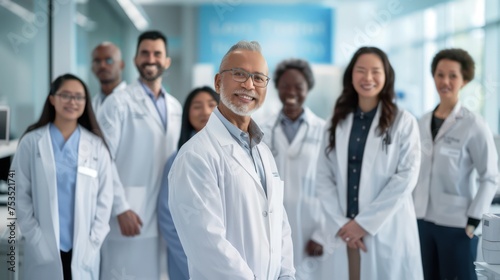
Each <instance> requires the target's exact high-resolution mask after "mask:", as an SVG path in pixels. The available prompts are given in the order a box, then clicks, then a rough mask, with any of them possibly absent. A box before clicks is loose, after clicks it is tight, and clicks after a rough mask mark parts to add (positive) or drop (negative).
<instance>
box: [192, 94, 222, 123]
mask: <svg viewBox="0 0 500 280" xmlns="http://www.w3.org/2000/svg"><path fill="white" fill-rule="evenodd" d="M215 107H217V101H216V100H215V99H214V98H213V97H212V95H210V93H208V92H206V91H201V92H199V93H198V94H197V95H196V96H195V97H194V98H193V100H192V101H191V105H190V106H189V123H190V124H191V125H192V126H193V128H194V130H195V131H196V132H198V131H200V130H201V129H202V128H204V127H205V125H206V124H207V122H208V119H209V118H210V114H211V113H212V111H213V110H214V108H215Z"/></svg>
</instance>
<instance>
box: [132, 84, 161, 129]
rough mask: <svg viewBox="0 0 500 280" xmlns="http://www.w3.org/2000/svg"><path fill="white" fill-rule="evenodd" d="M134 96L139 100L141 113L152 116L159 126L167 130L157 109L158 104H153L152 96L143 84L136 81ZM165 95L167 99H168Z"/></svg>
mask: <svg viewBox="0 0 500 280" xmlns="http://www.w3.org/2000/svg"><path fill="white" fill-rule="evenodd" d="M131 90H132V96H133V97H134V98H135V100H137V105H139V106H138V107H139V109H140V110H141V111H142V112H141V113H142V114H144V115H146V117H147V118H152V119H153V120H154V122H155V123H156V124H157V125H158V126H159V128H160V129H161V130H162V131H165V128H164V127H163V122H162V121H161V119H160V114H159V113H158V110H157V109H156V106H155V105H154V104H153V101H152V100H151V98H149V96H148V94H147V93H146V91H145V90H144V88H143V87H142V85H141V84H140V83H139V82H138V81H136V82H135V83H134V84H133V85H132V88H131ZM166 99H167V98H166V97H165V101H166Z"/></svg>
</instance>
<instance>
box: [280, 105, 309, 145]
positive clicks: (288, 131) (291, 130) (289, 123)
mask: <svg viewBox="0 0 500 280" xmlns="http://www.w3.org/2000/svg"><path fill="white" fill-rule="evenodd" d="M280 118H281V127H282V128H283V132H284V133H285V136H286V139H287V140H288V143H292V141H293V139H294V138H295V135H297V132H298V131H299V128H300V125H301V124H302V122H303V121H304V111H302V114H300V116H299V117H298V118H297V119H296V120H295V121H293V120H291V119H290V118H289V117H287V116H286V115H285V114H283V111H281V112H280Z"/></svg>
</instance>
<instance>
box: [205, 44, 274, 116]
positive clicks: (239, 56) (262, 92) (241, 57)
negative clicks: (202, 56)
mask: <svg viewBox="0 0 500 280" xmlns="http://www.w3.org/2000/svg"><path fill="white" fill-rule="evenodd" d="M234 68H239V69H242V70H245V71H247V72H249V73H252V74H256V73H259V74H264V75H267V73H268V68H267V63H266V60H265V59H264V57H263V56H262V54H260V53H259V52H256V51H249V50H242V49H239V50H235V51H233V52H232V53H230V54H229V55H228V57H227V58H226V60H225V61H224V63H223V65H221V70H227V69H234ZM215 89H216V91H217V93H219V94H220V100H221V103H220V104H219V109H220V111H221V113H222V114H223V115H224V116H226V118H233V117H237V116H240V117H241V116H251V115H252V113H253V112H255V111H256V110H257V109H259V108H260V107H261V106H262V104H263V103H264V100H265V98H266V92H267V87H266V88H259V87H255V85H254V83H253V80H252V78H251V77H249V78H248V79H247V80H246V81H245V82H236V81H234V80H233V77H232V72H231V71H227V72H224V73H222V74H217V75H216V76H215Z"/></svg>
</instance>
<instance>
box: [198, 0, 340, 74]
mask: <svg viewBox="0 0 500 280" xmlns="http://www.w3.org/2000/svg"><path fill="white" fill-rule="evenodd" d="M226 2H227V3H226ZM230 3H235V4H230ZM236 3H238V1H216V2H215V3H213V4H207V5H202V6H200V9H199V13H200V15H199V23H198V24H199V28H198V30H199V34H198V40H199V41H198V45H199V50H198V62H199V63H211V64H214V65H216V66H218V65H219V63H220V61H221V59H222V57H223V56H224V54H225V53H226V52H227V51H228V49H229V48H230V47H231V46H232V45H234V44H235V43H236V42H238V41H240V40H248V41H258V42H259V43H260V44H261V46H262V52H263V54H264V56H265V57H266V59H267V62H268V64H269V66H270V67H271V68H273V67H274V65H276V63H278V62H279V61H281V60H282V59H286V58H290V57H296V58H303V59H306V60H308V61H309V62H311V63H326V64H332V63H333V59H332V57H333V56H332V53H333V32H332V28H333V9H332V8H330V7H325V6H321V5H304V4H301V5H250V4H245V5H244V4H236Z"/></svg>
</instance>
